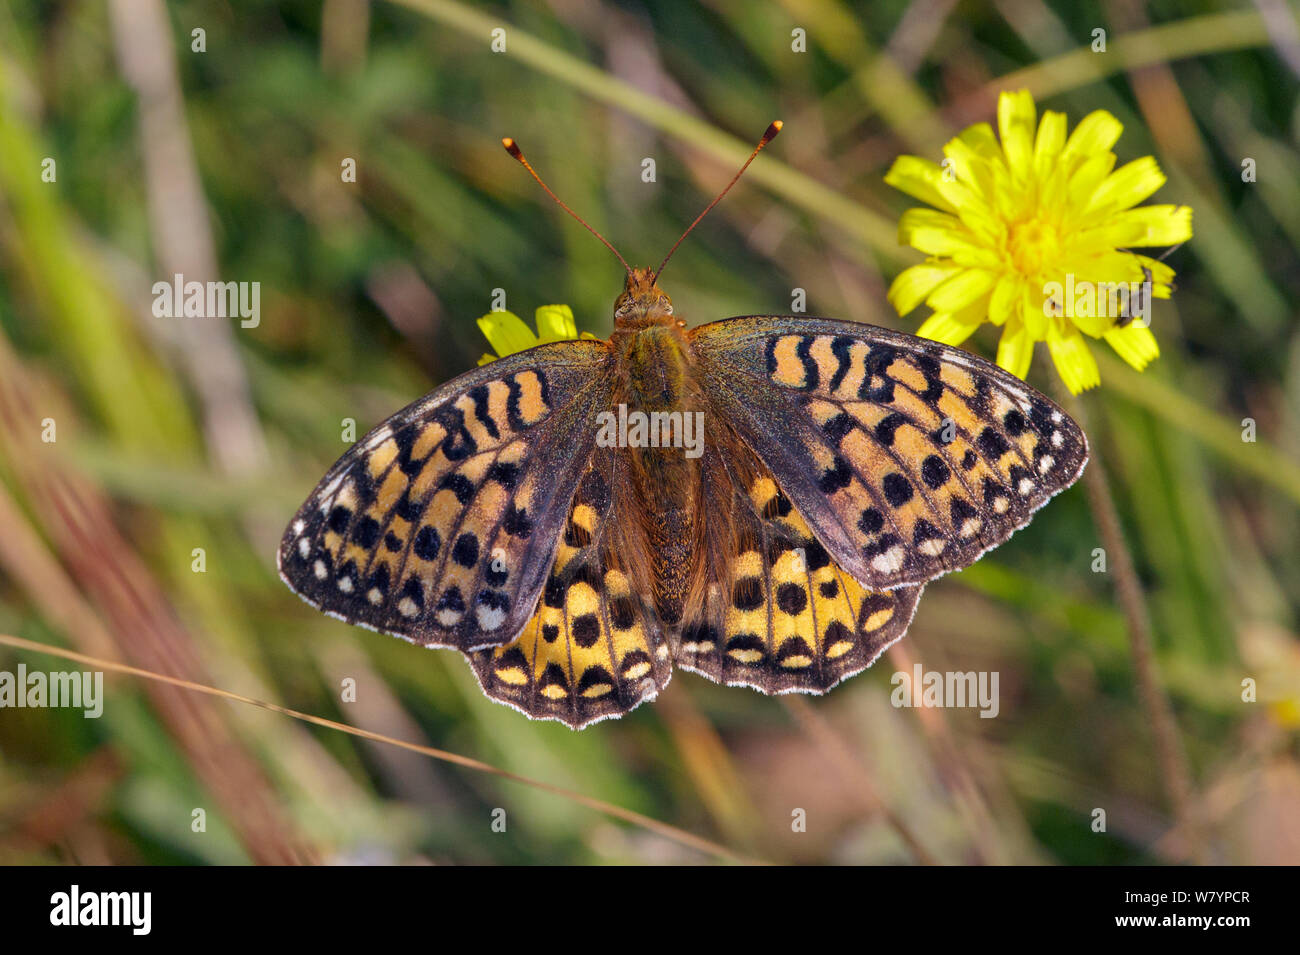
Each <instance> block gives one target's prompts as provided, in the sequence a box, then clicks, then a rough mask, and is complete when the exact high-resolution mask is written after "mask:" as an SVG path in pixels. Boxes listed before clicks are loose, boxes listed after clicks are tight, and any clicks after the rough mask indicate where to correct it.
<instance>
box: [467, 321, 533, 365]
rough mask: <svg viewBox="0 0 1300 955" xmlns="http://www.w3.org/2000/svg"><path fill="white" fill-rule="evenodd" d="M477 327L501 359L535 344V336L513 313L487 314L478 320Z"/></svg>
mask: <svg viewBox="0 0 1300 955" xmlns="http://www.w3.org/2000/svg"><path fill="white" fill-rule="evenodd" d="M478 327H479V328H480V329H481V330H482V332H483V337H484V338H486V339H487V340H488V344H489V345H491V346H492V348H493V349H494V350H495V351H496V353H497V354H498V355H500V356H501V357H502V358H504V357H505V356H506V355H513V354H514V353H515V352H518V351H523V350H524V349H525V348H532V347H533V346H534V345H536V344H537V336H536V335H534V334H533V333H532V331H531V330H530V329H529V328H528V326H527V325H525V324H524V322H523V319H521V318H520V317H519V316H518V315H516V314H515V313H514V312H505V311H501V312H488V313H487V314H486V315H484V316H483V317H482V318H480V319H479V320H478Z"/></svg>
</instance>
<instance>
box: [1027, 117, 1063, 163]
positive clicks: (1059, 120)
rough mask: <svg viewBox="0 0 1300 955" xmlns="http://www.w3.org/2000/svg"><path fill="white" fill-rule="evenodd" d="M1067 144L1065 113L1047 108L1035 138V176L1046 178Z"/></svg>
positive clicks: (1039, 122)
mask: <svg viewBox="0 0 1300 955" xmlns="http://www.w3.org/2000/svg"><path fill="white" fill-rule="evenodd" d="M1064 146H1065V114H1064V113H1058V112H1055V111H1054V110H1050V109H1049V110H1047V112H1045V113H1043V118H1042V119H1041V120H1039V121H1038V136H1037V137H1036V138H1035V139H1034V176H1035V177H1036V178H1038V179H1045V178H1046V177H1047V176H1048V174H1049V173H1050V172H1051V171H1052V166H1053V164H1054V163H1055V162H1056V159H1057V157H1058V156H1060V154H1061V150H1062V149H1063V148H1064Z"/></svg>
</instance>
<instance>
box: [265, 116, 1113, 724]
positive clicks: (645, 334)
mask: <svg viewBox="0 0 1300 955" xmlns="http://www.w3.org/2000/svg"><path fill="white" fill-rule="evenodd" d="M779 129H780V124H779V123H773V124H772V126H770V127H769V128H768V131H767V133H765V134H764V137H763V138H762V139H761V140H760V142H759V144H758V146H757V147H756V148H755V149H754V151H753V153H751V155H750V157H749V160H747V161H746V163H745V165H744V166H742V167H741V170H740V172H738V173H737V174H736V177H735V178H733V179H732V180H731V183H730V184H728V186H727V187H726V189H724V190H723V191H722V192H721V193H720V194H719V195H718V197H717V198H715V199H714V200H713V203H711V204H710V205H709V207H708V208H706V209H705V210H704V212H703V213H701V214H700V217H699V218H697V219H696V220H695V223H698V222H699V221H700V219H701V218H703V216H704V214H705V213H707V212H708V211H709V210H710V209H712V208H713V206H714V205H716V204H717V202H718V201H719V200H720V199H721V198H722V196H723V195H725V194H726V192H727V190H729V189H730V188H731V186H732V185H734V184H735V183H736V181H737V180H738V179H739V178H740V175H741V174H742V173H743V172H744V171H745V169H746V168H747V167H748V165H749V163H750V162H752V161H753V160H754V158H755V157H756V156H757V155H758V152H759V151H760V150H761V149H762V148H763V146H764V145H766V143H767V142H769V141H770V140H771V139H772V138H773V137H774V136H775V135H776V133H777V131H779ZM503 142H504V143H505V145H506V148H507V150H509V151H510V153H511V155H513V156H514V157H515V158H516V159H517V160H519V161H520V162H521V163H522V164H523V165H524V166H525V168H527V170H528V171H529V173H531V174H532V176H533V177H534V178H535V179H536V180H537V182H538V183H539V184H540V185H541V186H542V188H543V189H545V190H546V192H547V193H548V194H549V195H551V197H552V198H554V199H555V201H556V202H557V203H559V204H560V205H561V206H562V207H563V208H564V209H565V210H566V211H568V212H570V214H572V215H574V217H575V218H578V219H579V221H580V222H582V221H583V220H581V219H580V218H579V217H578V216H577V215H576V213H573V212H572V210H570V209H569V208H568V206H565V205H564V203H562V202H560V200H559V199H558V198H557V197H555V195H554V193H551V191H550V189H549V188H547V187H546V185H545V183H543V182H542V180H541V179H540V177H538V176H537V174H536V172H534V171H533V169H532V167H531V166H530V165H529V164H528V161H527V159H525V158H524V157H523V154H522V152H521V151H520V150H519V148H518V146H517V145H516V144H515V143H514V142H513V140H504V141H503ZM695 223H692V225H691V228H693V227H694V225H695ZM583 225H587V224H586V223H585V222H583ZM587 228H588V229H591V227H590V226H587ZM591 231H592V232H593V233H594V234H595V235H596V236H597V238H599V239H600V241H602V242H604V243H605V245H606V246H608V247H609V248H610V249H611V251H613V252H614V254H615V255H616V256H618V258H619V261H620V262H622V263H623V266H624V269H625V271H626V280H625V282H624V286H623V291H622V294H620V295H619V296H618V298H617V301H616V302H615V306H614V330H613V333H612V335H611V336H610V338H609V339H608V340H600V339H590V340H569V341H560V342H552V343H549V344H543V345H539V346H538V347H535V348H531V349H528V350H527V351H522V352H518V353H515V354H512V355H509V356H507V357H504V358H501V359H499V360H497V361H493V362H491V363H489V364H487V365H483V366H481V367H479V368H476V369H474V370H473V371H469V372H467V373H465V374H463V375H461V376H460V377H458V378H455V379H453V380H452V381H449V382H447V383H446V384H444V385H442V386H441V387H439V388H437V389H436V390H434V391H433V392H431V393H430V394H428V395H426V396H425V397H423V398H421V399H419V400H418V401H416V402H414V403H413V404H411V405H409V406H408V407H406V408H404V409H402V410H401V411H399V412H397V413H396V414H395V415H393V416H392V417H391V418H389V419H388V420H386V421H384V422H383V423H381V424H380V425H378V426H377V427H375V428H374V429H373V430H372V431H370V432H369V433H368V434H367V435H365V436H364V437H363V438H362V439H361V440H360V441H358V442H357V443H356V444H355V445H354V446H353V447H352V448H351V450H349V451H348V452H347V453H345V454H344V455H343V457H341V458H340V459H339V460H338V462H336V463H335V464H334V466H333V467H331V468H330V469H329V471H328V472H327V473H326V475H325V477H324V478H323V479H322V480H321V482H320V484H319V485H318V486H317V487H316V489H315V490H314V491H313V492H312V494H311V496H310V497H308V498H307V500H306V502H305V503H304V504H303V505H302V507H301V509H300V510H299V511H298V513H297V515H296V516H295V517H294V518H293V520H292V521H291V522H290V524H289V526H288V528H287V529H286V531H285V534H284V538H283V541H282V543H281V545H280V550H279V555H278V557H279V560H278V563H279V570H280V575H281V577H282V578H283V579H284V581H285V582H286V583H287V584H288V585H289V587H290V588H291V589H292V590H294V591H295V592H296V593H298V594H299V595H300V596H301V597H302V598H303V599H304V600H306V601H307V602H308V603H310V604H312V605H313V606H315V607H317V608H319V609H320V610H322V611H324V612H325V613H327V614H329V615H331V616H334V617H337V618H339V619H341V620H344V621H347V622H348V623H352V624H357V625H359V626H362V627H368V628H371V629H374V630H378V631H381V632H384V633H389V634H392V635H394V636H398V637H402V638H404V639H406V640H409V641H411V642H413V643H417V644H420V645H422V646H427V647H447V648H454V649H457V650H460V651H461V652H462V653H463V654H464V655H465V656H466V658H467V659H468V661H469V663H470V666H471V667H472V669H473V671H474V673H475V675H476V676H477V678H478V681H479V683H480V685H481V686H482V689H483V691H484V693H485V694H486V695H487V696H489V697H490V698H492V699H494V700H497V701H499V702H502V703H506V704H509V705H511V706H513V707H515V708H517V709H519V710H521V711H522V712H524V713H525V714H527V715H528V716H530V717H533V718H539V719H553V720H559V721H560V722H563V723H565V724H566V725H568V726H570V727H572V728H575V729H578V728H582V727H584V726H587V725H589V724H591V723H594V722H596V721H598V720H602V719H606V718H609V717H618V716H622V715H624V714H625V713H627V712H628V711H630V710H632V709H633V708H634V707H636V706H637V705H639V704H640V703H642V702H645V701H647V700H650V699H653V698H654V697H655V696H656V695H657V694H658V693H660V692H661V691H662V690H663V689H664V687H665V686H667V684H668V681H669V679H670V678H671V676H672V673H673V670H674V668H681V669H684V670H690V671H693V672H695V673H698V674H702V675H703V676H705V677H708V678H709V679H711V680H714V681H717V682H719V683H724V684H728V685H744V686H749V687H752V688H754V689H756V690H759V691H761V692H763V693H767V694H774V693H788V692H804V693H824V692H826V691H827V690H829V689H830V688H831V687H833V686H835V685H836V684H838V683H839V682H841V681H842V680H844V679H846V678H847V677H850V676H852V675H854V674H856V673H858V672H860V671H861V670H863V669H865V668H866V667H868V666H870V665H871V664H872V663H873V662H874V661H875V660H876V658H877V657H879V656H880V654H881V653H883V652H884V650H885V649H886V648H887V647H889V646H890V645H891V644H893V643H894V642H896V641H898V640H900V639H901V638H902V637H903V635H904V634H905V632H906V631H907V627H908V625H909V623H910V622H911V619H912V615H913V613H914V612H915V610H916V606H917V601H918V600H919V598H920V596H921V591H922V588H923V587H924V586H925V584H926V582H927V581H929V580H932V579H933V578H935V577H938V576H940V575H942V574H945V573H948V572H950V571H954V570H958V569H960V568H962V567H965V566H967V565H969V564H971V563H973V562H974V561H975V560H977V559H978V558H979V557H980V555H981V554H983V553H984V552H985V551H987V550H989V549H990V548H991V547H995V546H996V545H998V544H1000V543H1001V542H1003V541H1005V540H1006V539H1007V538H1008V537H1009V536H1010V535H1011V534H1012V533H1013V532H1014V531H1015V530H1017V529H1018V528H1021V527H1023V526H1024V525H1025V524H1026V523H1028V521H1029V520H1030V516H1031V515H1032V514H1033V513H1034V511H1036V510H1037V509H1038V508H1039V507H1041V506H1042V505H1043V504H1044V503H1046V501H1047V500H1048V499H1049V498H1050V497H1052V496H1053V495H1054V494H1056V493H1058V492H1059V491H1061V490H1063V489H1065V488H1066V487H1068V486H1070V485H1071V484H1072V483H1073V482H1074V481H1075V480H1076V479H1077V478H1078V476H1079V474H1080V473H1081V471H1082V469H1083V467H1084V465H1085V463H1086V461H1087V457H1088V445H1087V439H1086V437H1085V436H1084V434H1083V432H1082V430H1081V429H1080V428H1079V426H1078V425H1077V424H1076V423H1075V422H1074V421H1073V420H1071V419H1070V418H1069V417H1068V416H1067V415H1066V414H1065V413H1064V412H1063V411H1062V410H1061V409H1060V408H1058V407H1057V406H1056V405H1055V404H1053V403H1052V402H1051V401H1050V400H1048V399H1047V398H1045V397H1044V396H1042V395H1041V394H1039V393H1037V392H1036V391H1034V390H1033V389H1032V388H1030V387H1028V386H1027V385H1026V384H1025V383H1024V382H1022V381H1020V380H1019V379H1018V378H1015V377H1014V376H1012V375H1010V374H1009V373H1007V372H1005V371H1003V370H1002V369H1000V368H998V367H997V366H995V365H993V364H991V363H990V362H987V361H985V360H983V359H981V358H979V357H977V356H975V355H972V354H970V353H968V352H966V351H963V350H960V349H956V348H953V347H949V346H946V345H942V344H939V343H937V342H933V341H928V340H924V339H920V338H916V337H914V336H911V335H906V334H901V333H899V332H895V331H890V330H888V329H884V328H876V327H874V326H870V325H864V324H860V323H856V322H847V321H837V320H834V319H826V318H811V317H803V316H781V315H772V316H764V315H757V316H745V317H740V318H729V319H724V320H722V321H715V322H712V323H710V324H705V325H701V326H698V327H695V328H687V326H686V323H685V322H684V321H681V320H679V319H678V318H676V317H675V315H674V313H673V306H672V302H671V300H670V299H669V297H668V296H667V295H666V294H665V293H664V292H663V291H662V290H661V289H660V287H659V285H658V278H659V275H660V274H661V273H662V271H663V268H664V265H666V264H667V261H668V258H665V259H664V262H663V263H661V264H660V266H659V268H657V269H654V270H650V269H642V268H632V267H630V266H628V265H627V263H626V261H625V260H623V257H622V256H621V255H619V254H618V252H617V250H615V249H614V248H613V246H612V245H610V243H609V242H608V241H606V240H605V239H604V237H603V236H601V235H600V234H599V233H597V232H595V230H594V229H591ZM689 232H690V228H688V229H687V230H686V233H683V236H682V238H685V235H686V234H688V233H689ZM680 243H681V239H679V240H678V243H677V245H680ZM677 245H674V246H673V250H671V251H670V252H669V257H671V255H672V252H673V251H675V250H676V248H677Z"/></svg>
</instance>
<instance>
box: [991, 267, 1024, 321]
mask: <svg viewBox="0 0 1300 955" xmlns="http://www.w3.org/2000/svg"><path fill="white" fill-rule="evenodd" d="M1019 304H1020V282H1019V280H1017V279H1015V278H1012V277H1011V276H1009V275H1004V276H1002V278H1000V279H998V284H997V285H995V286H993V295H992V296H991V297H990V298H989V321H990V322H992V323H993V324H994V325H1004V324H1006V321H1007V319H1009V318H1010V317H1011V316H1012V315H1013V314H1015V310H1016V308H1017V307H1019Z"/></svg>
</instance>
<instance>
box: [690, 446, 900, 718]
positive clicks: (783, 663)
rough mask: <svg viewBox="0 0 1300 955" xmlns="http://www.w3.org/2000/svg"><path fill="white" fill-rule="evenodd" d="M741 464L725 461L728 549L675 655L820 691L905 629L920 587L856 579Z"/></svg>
mask: <svg viewBox="0 0 1300 955" xmlns="http://www.w3.org/2000/svg"><path fill="white" fill-rule="evenodd" d="M707 463H708V462H707V461H706V466H707ZM738 464H740V465H743V464H744V462H735V461H732V462H728V466H727V467H728V470H729V471H730V472H731V480H730V481H729V482H728V483H729V484H731V486H732V497H733V500H732V501H731V515H732V520H731V525H730V526H731V528H732V541H733V543H732V547H731V548H730V551H731V553H730V554H729V555H728V556H727V557H725V558H721V562H723V563H724V564H725V566H723V567H721V568H718V569H717V572H715V573H714V574H713V575H712V576H713V581H714V582H713V584H712V585H711V586H710V588H709V594H708V597H707V599H706V601H705V602H704V605H703V606H702V607H700V608H698V613H697V615H696V616H695V617H694V618H693V619H690V620H689V621H688V623H687V626H686V627H685V628H684V630H683V633H682V638H681V644H680V648H679V650H678V654H677V664H678V666H680V667H682V668H683V669H687V670H693V671H695V672H696V673H700V674H702V675H704V676H707V677H709V678H710V679H712V680H715V681H716V682H719V683H724V684H728V685H744V686H750V687H753V688H754V689H757V690H760V691H762V692H764V693H769V694H770V693H790V692H803V693H824V692H826V691H827V690H829V689H830V688H831V687H833V686H835V685H836V684H837V683H839V682H841V681H842V680H844V679H847V678H848V677H850V676H852V675H854V674H855V673H858V672H860V671H861V670H863V669H865V668H866V667H868V666H870V665H871V664H872V663H873V662H874V661H875V660H876V658H877V657H878V656H879V655H880V654H881V653H883V652H884V650H885V648H886V647H888V646H889V645H890V644H892V643H894V642H896V641H898V640H900V639H901V638H902V637H903V635H904V634H905V633H906V631H907V626H908V624H909V623H910V622H911V619H912V614H913V613H914V612H915V610H916V604H917V601H918V599H919V598H920V595H921V589H922V588H921V586H914V587H899V588H896V589H894V590H888V591H880V592H873V591H870V590H868V589H867V588H865V587H863V586H862V585H861V584H859V583H858V582H857V581H856V580H854V579H853V577H852V576H851V575H850V574H848V573H846V572H845V570H844V569H843V568H842V567H840V566H839V564H837V563H836V561H835V560H834V559H833V558H832V557H831V555H830V554H829V553H828V552H827V550H826V548H824V547H823V546H822V545H821V544H820V543H819V542H818V541H817V539H816V538H815V537H814V535H813V533H812V531H811V529H810V528H809V527H808V524H807V523H806V522H805V521H804V519H803V517H802V516H801V515H800V514H799V511H798V510H796V509H795V507H794V504H793V503H792V502H791V500H790V499H789V498H788V497H787V496H786V495H785V494H784V493H782V491H781V490H780V489H779V488H778V487H777V485H776V482H775V481H773V479H772V477H771V475H770V474H769V473H768V472H767V471H766V469H765V468H762V467H761V466H760V465H757V462H754V466H753V467H749V468H745V467H738V466H737V465H738Z"/></svg>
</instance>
